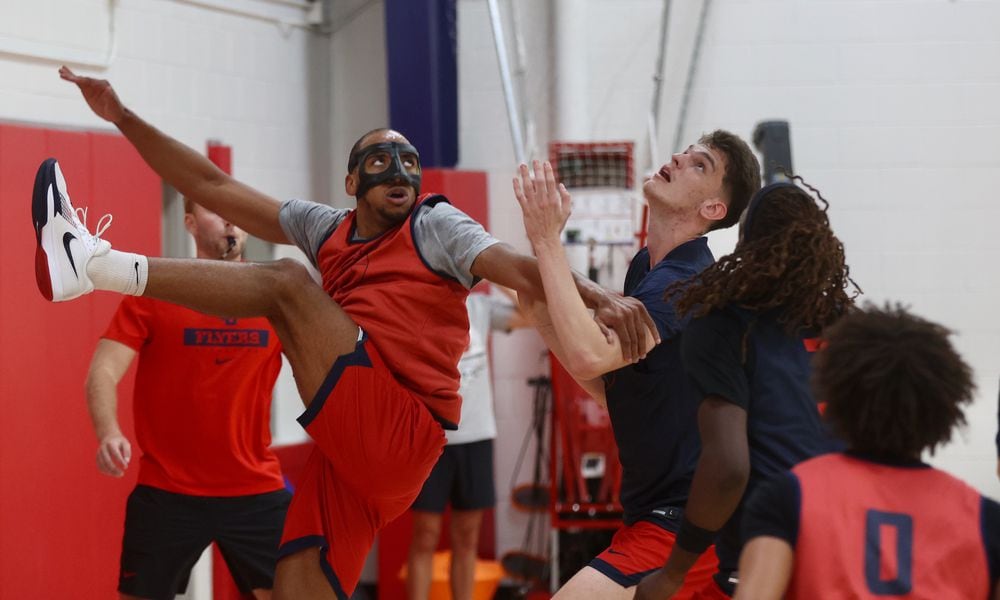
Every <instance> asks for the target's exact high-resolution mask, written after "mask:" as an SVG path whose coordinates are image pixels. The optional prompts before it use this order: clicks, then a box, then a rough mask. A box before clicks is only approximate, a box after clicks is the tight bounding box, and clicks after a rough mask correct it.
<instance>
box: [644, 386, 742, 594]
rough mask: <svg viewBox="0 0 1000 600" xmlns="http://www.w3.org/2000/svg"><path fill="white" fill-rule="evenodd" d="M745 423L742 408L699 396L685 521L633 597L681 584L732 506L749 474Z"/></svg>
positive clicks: (674, 588) (670, 589) (668, 590)
mask: <svg viewBox="0 0 1000 600" xmlns="http://www.w3.org/2000/svg"><path fill="white" fill-rule="evenodd" d="M746 428H747V413H746V410H744V409H743V408H741V407H739V406H737V405H735V404H732V403H731V402H729V401H727V400H724V399H723V398H719V397H715V396H709V397H707V398H705V399H704V400H702V402H701V405H700V406H699V408H698V432H699V433H700V434H701V456H700V457H699V459H698V466H697V467H696V468H695V472H694V479H693V480H692V482H691V493H690V495H689V496H688V501H687V506H686V507H685V509H684V522H683V524H682V525H681V529H680V531H679V532H678V534H677V542H676V544H675V545H674V548H673V550H672V551H671V553H670V557H669V558H668V559H667V563H666V564H665V565H664V566H663V568H661V569H660V570H658V571H656V572H654V573H652V574H650V575H647V576H646V577H645V578H644V579H643V580H642V581H641V582H640V583H639V586H638V587H637V588H636V595H635V598H636V600H651V599H653V598H656V599H660V600H662V599H665V598H670V597H671V596H672V595H673V594H674V593H675V592H676V591H677V590H679V589H680V587H681V585H682V584H683V583H684V577H685V576H686V575H687V572H688V571H689V570H690V569H691V567H692V566H693V565H694V563H695V562H696V561H697V560H698V557H700V556H701V554H702V553H703V552H704V551H705V548H706V547H707V546H708V545H709V544H710V543H711V541H712V539H713V538H714V537H715V533H716V532H717V531H718V530H719V529H722V526H723V525H725V524H726V521H728V520H729V517H731V516H732V515H733V512H735V511H736V507H737V506H738V505H739V503H740V499H741V498H742V497H743V491H744V490H745V489H746V485H747V480H748V479H749V477H750V451H749V448H748V445H747V433H746Z"/></svg>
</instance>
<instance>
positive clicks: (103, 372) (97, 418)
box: [86, 339, 136, 477]
mask: <svg viewBox="0 0 1000 600" xmlns="http://www.w3.org/2000/svg"><path fill="white" fill-rule="evenodd" d="M135 355H136V351H135V350H133V349H132V348H129V347H128V346H126V345H125V344H122V343H121V342H116V341H114V340H108V339H102V340H100V341H99V342H97V348H96V349H95V350H94V356H93V358H92V359H91V361H90V371H89V372H88V373H87V388H86V391H87V408H88V409H89V411H90V419H91V421H92V422H93V424H94V433H95V434H96V435H97V470H98V471H100V472H101V473H104V474H105V475H111V476H113V477H121V476H122V475H124V474H125V469H127V468H128V463H129V461H130V460H131V459H132V445H131V444H130V443H129V441H128V439H127V438H126V437H125V436H124V434H122V430H121V427H120V426H119V425H118V382H119V381H121V379H122V376H124V375H125V371H127V370H128V367H129V365H131V364H132V361H133V360H134V359H135Z"/></svg>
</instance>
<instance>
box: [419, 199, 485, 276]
mask: <svg viewBox="0 0 1000 600" xmlns="http://www.w3.org/2000/svg"><path fill="white" fill-rule="evenodd" d="M413 235H414V242H415V243H416V245H417V249H418V250H419V252H420V255H421V257H423V259H424V261H425V262H426V263H427V265H428V266H429V267H430V268H431V269H433V270H434V271H437V272H438V273H442V274H444V275H448V276H449V277H452V278H454V279H457V280H458V281H459V282H460V283H461V284H462V285H464V286H465V287H466V288H472V286H474V285H475V284H476V283H477V282H478V281H479V280H478V279H477V278H476V277H474V276H473V275H472V263H473V262H475V260H476V257H477V256H479V253H480V252H482V251H483V250H486V249H487V248H489V247H490V246H492V245H494V244H499V243H500V240H498V239H496V238H495V237H493V236H492V235H490V234H489V233H487V232H486V230H485V229H483V226H482V225H480V224H479V223H477V222H476V221H474V220H473V219H472V217H470V216H469V215H467V214H465V213H464V212H462V211H460V210H458V209H457V208H455V207H454V206H452V205H451V204H448V203H446V202H440V203H438V204H436V205H434V206H430V207H427V208H421V209H420V210H418V212H417V214H416V216H414V221H413Z"/></svg>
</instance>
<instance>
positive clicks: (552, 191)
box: [514, 160, 572, 244]
mask: <svg viewBox="0 0 1000 600" xmlns="http://www.w3.org/2000/svg"><path fill="white" fill-rule="evenodd" d="M532 170H533V171H534V176H532V173H531V172H529V170H528V166H527V165H521V166H520V168H519V170H518V171H519V175H520V178H518V177H515V178H514V197H515V198H517V203H518V204H520V205H521V213H522V215H523V218H524V230H525V233H527V234H528V239H529V240H530V241H531V243H532V244H537V243H539V242H553V241H554V242H559V239H560V234H561V233H562V229H563V227H564V226H565V225H566V220H567V219H569V215H570V213H571V212H572V200H571V198H570V195H569V192H568V191H566V187H565V186H564V185H563V184H561V183H559V184H557V183H556V177H555V172H554V171H553V170H552V165H551V164H549V161H545V163H544V164H543V163H540V162H539V161H537V160H536V161H532Z"/></svg>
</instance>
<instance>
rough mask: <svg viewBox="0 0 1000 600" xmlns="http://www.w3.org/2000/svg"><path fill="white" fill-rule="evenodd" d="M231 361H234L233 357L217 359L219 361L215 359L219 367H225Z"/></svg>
mask: <svg viewBox="0 0 1000 600" xmlns="http://www.w3.org/2000/svg"><path fill="white" fill-rule="evenodd" d="M231 360H233V357H232V356H230V357H229V358H217V359H215V364H217V365H224V364H226V363H227V362H229V361H231Z"/></svg>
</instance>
